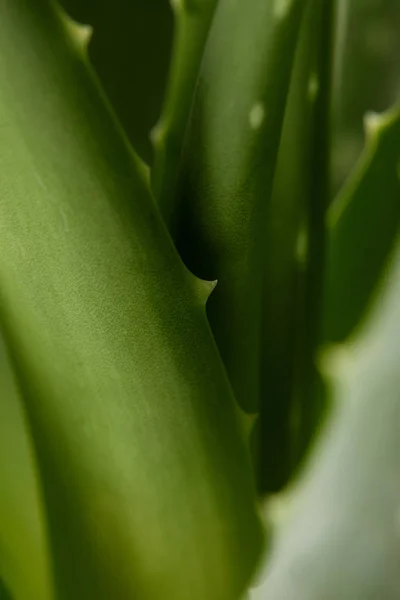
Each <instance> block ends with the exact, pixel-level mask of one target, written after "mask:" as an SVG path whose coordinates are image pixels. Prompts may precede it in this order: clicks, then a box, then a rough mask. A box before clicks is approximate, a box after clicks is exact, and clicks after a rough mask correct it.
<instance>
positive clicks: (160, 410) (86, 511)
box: [0, 0, 261, 600]
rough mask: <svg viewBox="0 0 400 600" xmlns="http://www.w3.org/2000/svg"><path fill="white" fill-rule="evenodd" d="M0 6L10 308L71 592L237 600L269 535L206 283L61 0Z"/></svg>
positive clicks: (59, 564)
mask: <svg viewBox="0 0 400 600" xmlns="http://www.w3.org/2000/svg"><path fill="white" fill-rule="evenodd" d="M0 14H1V19H0V78H1V81H2V86H1V93H0V128H1V132H2V144H1V146H0V166H1V168H0V198H1V201H0V202H1V211H0V292H1V301H0V311H1V316H2V320H3V323H4V326H5V331H6V334H7V340H8V343H9V346H10V348H11V350H12V356H13V360H14V363H15V365H16V368H17V372H18V378H19V382H20V384H21V386H22V387H23V394H24V402H25V406H26V410H27V414H28V418H29V423H30V427H31V430H32V434H33V438H34V443H35V449H36V453H37V456H38V465H39V471H40V477H41V480H42V482H43V488H44V497H45V503H46V511H47V516H48V522H49V530H50V536H51V550H52V555H53V559H54V569H55V581H56V585H57V594H58V595H57V599H58V600H62V599H66V600H70V599H71V598H74V599H76V600H80V599H82V600H87V599H88V598H98V599H99V600H101V599H107V600H109V599H110V598H113V599H115V600H117V599H121V600H122V599H123V600H128V599H131V598H132V599H134V598H140V599H141V600H156V599H158V598H160V599H163V600H167V599H173V600H186V599H187V593H188V590H190V595H191V597H192V598H193V599H198V600H204V598H208V599H210V600H212V599H213V598H215V600H223V599H224V600H225V599H226V600H231V599H232V598H236V597H238V596H239V595H240V594H241V593H242V592H243V590H244V589H245V586H246V584H247V581H248V578H249V576H250V574H251V572H252V570H253V568H254V566H255V562H256V560H257V557H258V554H259V551H260V544H261V532H260V526H259V522H258V519H257V516H256V513H255V508H254V490H253V484H252V480H251V475H250V468H249V463H248V457H247V453H246V450H245V446H244V441H243V439H242V435H241V433H240V430H239V425H238V419H237V415H236V412H235V404H234V399H233V396H232V393H231V390H230V387H229V384H228V381H227V379H226V376H225V374H224V370H223V368H222V365H221V363H220V361H219V358H218V353H217V351H216V348H215V345H214V342H213V340H212V336H211V334H210V331H209V328H208V326H207V324H206V319H205V314H204V304H205V299H206V297H207V294H208V286H207V285H206V284H202V283H201V282H199V281H198V280H197V279H195V278H194V277H193V276H192V275H191V274H190V273H189V272H188V271H187V270H186V269H185V268H184V267H183V265H182V263H181V262H180V260H179V258H178V256H177V254H176V252H175V250H174V248H173V245H172V243H171V240H170V239H169V237H168V235H167V232H166V230H165V228H164V225H163V223H162V221H161V218H160V216H159V214H158V213H157V212H156V210H155V206H154V204H153V202H152V199H151V197H150V193H149V190H148V184H147V181H146V178H145V174H144V173H143V172H142V170H141V167H140V165H139V163H138V160H137V159H136V157H135V156H134V155H133V154H132V153H131V152H130V151H129V148H128V147H127V145H126V143H125V140H124V138H123V136H122V135H121V133H120V131H119V130H118V128H117V127H116V125H115V122H114V121H113V119H112V118H111V117H110V113H109V111H108V109H107V107H106V106H105V104H104V102H103V100H102V97H101V94H99V90H98V88H97V86H96V85H95V84H94V82H93V80H92V78H91V77H90V75H89V73H88V69H87V66H86V64H85V61H84V60H83V52H82V45H81V41H80V38H79V35H77V33H78V34H79V30H78V31H77V29H76V26H72V24H71V23H70V22H69V21H68V22H67V21H66V19H64V18H61V16H60V15H59V14H58V11H56V10H55V7H54V5H53V3H52V2H47V1H46V0H35V1H34V0H15V1H14V2H13V3H12V4H10V3H8V2H7V1H6V0H1V1H0ZM71 29H73V32H72V33H73V34H71ZM205 574H206V576H205Z"/></svg>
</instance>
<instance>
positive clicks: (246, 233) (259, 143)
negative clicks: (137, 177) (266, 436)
mask: <svg viewBox="0 0 400 600" xmlns="http://www.w3.org/2000/svg"><path fill="white" fill-rule="evenodd" d="M304 5H305V3H304V2H303V1H302V0H294V1H293V2H290V3H289V2H284V1H282V2H280V1H276V2H265V1H264V0H251V1H249V2H246V3H245V4H243V3H240V2H232V1H231V0H221V1H220V2H219V4H218V7H217V10H216V13H215V16H214V20H213V24H212V27H211V30H210V35H209V38H208V41H207V45H206V49H205V54H204V57H203V62H202V67H201V71H200V76H199V82H198V86H197V90H196V97H195V101H194V105H193V110H192V117H191V123H190V129H189V131H188V136H187V144H186V148H185V153H184V162H183V167H182V182H181V183H182V194H181V196H182V207H181V206H178V207H177V209H176V211H175V215H177V217H176V221H177V222H176V223H175V227H172V231H174V232H175V235H176V238H177V244H178V248H179V250H180V252H181V254H182V256H183V259H184V260H185V261H186V263H187V264H188V265H189V267H190V268H191V270H192V271H193V272H194V273H196V274H197V275H198V276H200V277H202V278H204V279H209V280H214V279H218V282H219V283H218V286H217V288H216V290H215V292H214V293H213V295H212V296H211V298H210V302H209V304H208V316H209V319H210V323H211V326H212V330H213V333H214V336H215V338H216V341H217V343H218V347H219V349H220V352H221V355H222V357H223V360H224V363H225V366H226V368H227V371H228V374H229V377H230V380H231V381H232V385H233V387H234V390H235V393H236V396H237V398H238V400H239V402H240V404H241V406H242V407H244V408H245V409H246V410H247V411H249V412H251V411H255V410H256V408H257V406H258V402H259V381H260V376H259V365H260V352H259V345H260V319H261V315H260V313H261V288H262V277H260V273H262V272H263V265H264V256H263V254H264V250H263V246H264V238H265V229H266V221H267V207H268V203H269V199H270V195H271V188H272V183H273V176H274V171H275V162H276V157H277V152H278V146H279V140H280V133H281V127H282V122H283V116H284V107H285V101H286V96H287V93H288V88H289V82H290V72H291V68H292V63H293V59H294V52H295V46H296V39H297V35H298V30H299V27H300V22H301V16H302V11H303V8H304ZM255 49H256V51H255Z"/></svg>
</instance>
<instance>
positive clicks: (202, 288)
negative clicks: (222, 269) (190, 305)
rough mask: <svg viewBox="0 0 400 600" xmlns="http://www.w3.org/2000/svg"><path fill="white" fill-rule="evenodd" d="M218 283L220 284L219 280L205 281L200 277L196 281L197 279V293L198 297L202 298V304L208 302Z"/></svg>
mask: <svg viewBox="0 0 400 600" xmlns="http://www.w3.org/2000/svg"><path fill="white" fill-rule="evenodd" d="M217 283H218V280H217V279H216V280H215V281H206V280H205V279H199V278H198V277H196V279H195V286H196V291H197V295H198V297H199V298H200V300H201V302H202V304H203V303H204V304H206V303H207V300H208V298H209V297H210V295H211V293H212V292H213V291H214V289H215V287H216V285H217Z"/></svg>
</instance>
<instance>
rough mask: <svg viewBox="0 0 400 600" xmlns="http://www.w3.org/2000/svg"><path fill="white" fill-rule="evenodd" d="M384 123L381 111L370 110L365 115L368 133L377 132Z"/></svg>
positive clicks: (366, 131)
mask: <svg viewBox="0 0 400 600" xmlns="http://www.w3.org/2000/svg"><path fill="white" fill-rule="evenodd" d="M381 124H382V116H381V115H380V114H379V113H376V112H373V111H369V112H367V113H365V115H364V128H365V133H366V134H367V135H371V134H373V133H376V132H377V131H378V129H379V127H380V126H381Z"/></svg>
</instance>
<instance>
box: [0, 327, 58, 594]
mask: <svg viewBox="0 0 400 600" xmlns="http://www.w3.org/2000/svg"><path fill="white" fill-rule="evenodd" d="M0 390H1V391H0V576H1V577H2V578H3V580H4V583H5V584H6V587H7V589H8V590H10V591H12V592H13V597H14V598H15V599H16V600H50V598H52V595H51V590H52V588H51V582H50V573H51V571H50V565H49V561H48V555H47V540H46V533H45V529H44V521H43V510H42V504H41V498H40V494H39V491H40V490H39V487H38V481H37V474H36V465H35V460H34V456H33V452H32V440H31V438H30V435H29V431H28V429H27V426H26V420H25V416H24V414H23V411H22V404H21V398H20V395H19V392H18V390H17V385H16V382H15V379H14V374H13V373H12V370H11V366H10V364H9V361H8V357H7V355H6V352H5V348H4V345H3V341H2V339H1V338H0ZM5 589H6V588H5V587H4V590H5ZM0 598H1V600H3V598H4V600H6V598H8V595H6V592H5V591H3V588H2V587H1V583H0Z"/></svg>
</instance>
